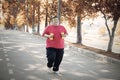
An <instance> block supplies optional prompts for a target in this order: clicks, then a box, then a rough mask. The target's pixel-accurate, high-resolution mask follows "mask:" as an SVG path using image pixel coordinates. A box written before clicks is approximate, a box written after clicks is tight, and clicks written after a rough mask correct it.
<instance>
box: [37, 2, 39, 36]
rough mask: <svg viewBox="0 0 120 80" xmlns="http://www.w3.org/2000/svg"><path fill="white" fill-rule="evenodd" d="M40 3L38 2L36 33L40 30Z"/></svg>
mask: <svg viewBox="0 0 120 80" xmlns="http://www.w3.org/2000/svg"><path fill="white" fill-rule="evenodd" d="M39 4H40V3H38V27H37V33H38V34H39V32H40V5H39Z"/></svg>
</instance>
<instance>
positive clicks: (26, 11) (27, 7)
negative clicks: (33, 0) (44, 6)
mask: <svg viewBox="0 0 120 80" xmlns="http://www.w3.org/2000/svg"><path fill="white" fill-rule="evenodd" d="M28 9H29V8H28V0H27V9H26V17H27V22H26V32H28Z"/></svg>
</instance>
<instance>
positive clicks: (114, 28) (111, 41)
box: [107, 16, 119, 52]
mask: <svg viewBox="0 0 120 80" xmlns="http://www.w3.org/2000/svg"><path fill="white" fill-rule="evenodd" d="M118 20H119V17H118V16H115V17H114V26H113V28H112V34H111V36H110V37H109V38H110V39H109V43H108V49H107V51H108V52H112V46H113V42H114V35H115V30H116V27H117V23H118Z"/></svg>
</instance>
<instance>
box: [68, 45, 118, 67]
mask: <svg viewBox="0 0 120 80" xmlns="http://www.w3.org/2000/svg"><path fill="white" fill-rule="evenodd" d="M67 46H68V47H69V49H72V50H75V51H77V52H78V53H81V54H82V55H85V56H87V57H90V58H93V59H95V60H100V61H103V62H106V63H113V64H119V65H120V60H118V59H115V58H112V57H108V56H105V55H102V54H97V53H96V52H93V51H90V50H86V49H82V48H78V47H76V46H73V45H69V44H67Z"/></svg>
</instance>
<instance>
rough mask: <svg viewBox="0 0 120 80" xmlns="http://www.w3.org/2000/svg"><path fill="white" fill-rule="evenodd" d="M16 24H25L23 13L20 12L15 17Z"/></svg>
mask: <svg viewBox="0 0 120 80" xmlns="http://www.w3.org/2000/svg"><path fill="white" fill-rule="evenodd" d="M16 22H17V24H18V26H22V25H23V24H25V22H26V17H25V14H24V11H21V12H20V13H19V14H18V15H17V18H16Z"/></svg>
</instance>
